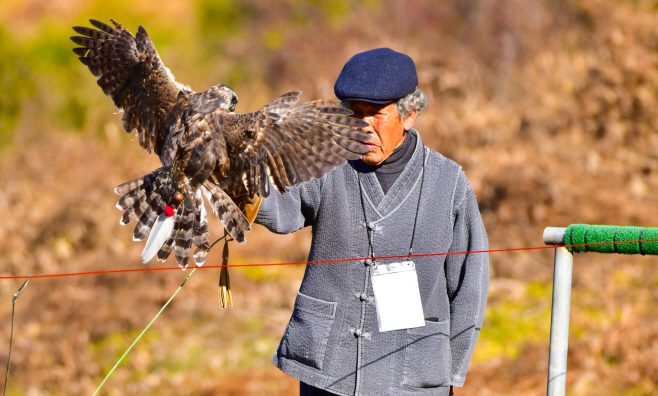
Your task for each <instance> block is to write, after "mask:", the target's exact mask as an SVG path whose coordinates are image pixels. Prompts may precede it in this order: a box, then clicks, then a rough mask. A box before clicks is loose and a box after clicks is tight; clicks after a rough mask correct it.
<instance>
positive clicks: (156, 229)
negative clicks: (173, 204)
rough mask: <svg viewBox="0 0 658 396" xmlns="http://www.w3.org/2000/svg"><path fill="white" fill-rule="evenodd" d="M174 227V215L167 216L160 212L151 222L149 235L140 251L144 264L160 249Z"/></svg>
mask: <svg viewBox="0 0 658 396" xmlns="http://www.w3.org/2000/svg"><path fill="white" fill-rule="evenodd" d="M173 229H174V216H171V217H167V215H166V214H164V213H162V214H160V216H159V217H158V219H157V220H156V221H155V224H153V228H151V232H150V233H149V237H148V239H147V240H146V246H144V251H143V252H142V262H143V263H144V264H146V263H148V262H149V261H151V259H152V258H153V257H154V256H155V255H156V254H157V253H158V252H159V251H160V248H161V247H162V245H164V243H165V242H166V241H167V239H168V238H169V236H170V235H171V231H172V230H173Z"/></svg>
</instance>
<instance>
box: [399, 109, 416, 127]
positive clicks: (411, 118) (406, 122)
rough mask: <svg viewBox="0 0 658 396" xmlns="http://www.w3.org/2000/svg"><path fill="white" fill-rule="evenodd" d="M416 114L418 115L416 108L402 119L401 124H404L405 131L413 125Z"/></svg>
mask: <svg viewBox="0 0 658 396" xmlns="http://www.w3.org/2000/svg"><path fill="white" fill-rule="evenodd" d="M417 116H418V110H414V112H413V113H411V114H409V115H408V116H407V118H405V119H404V120H402V125H403V126H404V130H405V131H408V130H410V129H411V128H413V127H414V123H415V122H416V117H417Z"/></svg>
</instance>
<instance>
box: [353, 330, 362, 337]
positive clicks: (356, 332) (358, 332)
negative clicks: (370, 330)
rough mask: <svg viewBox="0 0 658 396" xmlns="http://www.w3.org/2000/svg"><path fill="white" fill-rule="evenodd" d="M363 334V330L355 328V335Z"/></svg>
mask: <svg viewBox="0 0 658 396" xmlns="http://www.w3.org/2000/svg"><path fill="white" fill-rule="evenodd" d="M362 335H363V330H361V329H356V330H354V337H361V336H362Z"/></svg>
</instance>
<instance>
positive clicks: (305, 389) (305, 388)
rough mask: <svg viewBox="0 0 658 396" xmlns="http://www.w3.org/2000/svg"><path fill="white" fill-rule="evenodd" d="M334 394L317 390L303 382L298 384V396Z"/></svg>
mask: <svg viewBox="0 0 658 396" xmlns="http://www.w3.org/2000/svg"><path fill="white" fill-rule="evenodd" d="M334 395H335V393H331V392H328V391H326V390H324V389H319V388H316V387H314V386H311V385H309V384H307V383H305V382H300V383H299V396H334Z"/></svg>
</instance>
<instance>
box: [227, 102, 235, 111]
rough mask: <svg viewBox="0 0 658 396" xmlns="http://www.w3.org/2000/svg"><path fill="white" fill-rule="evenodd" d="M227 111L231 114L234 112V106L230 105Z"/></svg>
mask: <svg viewBox="0 0 658 396" xmlns="http://www.w3.org/2000/svg"><path fill="white" fill-rule="evenodd" d="M228 111H230V112H231V113H233V112H234V111H235V104H232V105H231V107H229V108H228Z"/></svg>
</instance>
